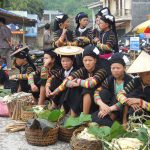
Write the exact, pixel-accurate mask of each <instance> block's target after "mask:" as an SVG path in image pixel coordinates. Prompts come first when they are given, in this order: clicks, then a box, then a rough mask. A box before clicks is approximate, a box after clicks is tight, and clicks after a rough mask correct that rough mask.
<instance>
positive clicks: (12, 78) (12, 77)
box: [9, 75, 17, 80]
mask: <svg viewBox="0 0 150 150" xmlns="http://www.w3.org/2000/svg"><path fill="white" fill-rule="evenodd" d="M16 78H17V76H16V75H12V76H9V80H14V79H16Z"/></svg>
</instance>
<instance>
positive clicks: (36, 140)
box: [25, 127, 58, 146]
mask: <svg viewBox="0 0 150 150" xmlns="http://www.w3.org/2000/svg"><path fill="white" fill-rule="evenodd" d="M25 136H26V139H27V141H28V143H29V144H31V145H37V146H47V145H51V144H54V143H56V141H57V137H58V128H54V129H49V131H48V132H46V133H43V132H42V130H38V129H28V128H27V127H26V128H25Z"/></svg>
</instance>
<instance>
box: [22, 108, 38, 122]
mask: <svg viewBox="0 0 150 150" xmlns="http://www.w3.org/2000/svg"><path fill="white" fill-rule="evenodd" d="M28 108H32V106H25V107H22V108H21V120H22V121H28V119H33V118H36V114H35V112H33V111H27V109H28Z"/></svg>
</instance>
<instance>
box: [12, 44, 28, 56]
mask: <svg viewBox="0 0 150 150" xmlns="http://www.w3.org/2000/svg"><path fill="white" fill-rule="evenodd" d="M26 49H27V50H26ZM23 50H25V51H27V52H28V51H29V47H28V46H24V47H22V48H19V49H17V50H16V51H15V52H13V53H12V54H11V55H10V56H14V55H15V54H17V53H19V52H21V51H23Z"/></svg>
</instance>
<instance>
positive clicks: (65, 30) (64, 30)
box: [62, 28, 67, 36]
mask: <svg viewBox="0 0 150 150" xmlns="http://www.w3.org/2000/svg"><path fill="white" fill-rule="evenodd" d="M66 32H67V29H66V28H63V31H62V35H63V36H64V35H65V34H66Z"/></svg>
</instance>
